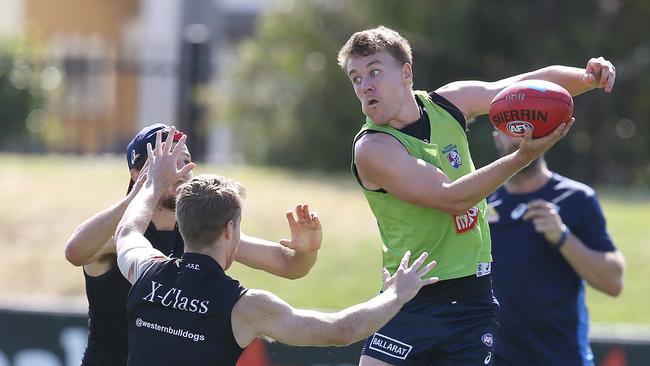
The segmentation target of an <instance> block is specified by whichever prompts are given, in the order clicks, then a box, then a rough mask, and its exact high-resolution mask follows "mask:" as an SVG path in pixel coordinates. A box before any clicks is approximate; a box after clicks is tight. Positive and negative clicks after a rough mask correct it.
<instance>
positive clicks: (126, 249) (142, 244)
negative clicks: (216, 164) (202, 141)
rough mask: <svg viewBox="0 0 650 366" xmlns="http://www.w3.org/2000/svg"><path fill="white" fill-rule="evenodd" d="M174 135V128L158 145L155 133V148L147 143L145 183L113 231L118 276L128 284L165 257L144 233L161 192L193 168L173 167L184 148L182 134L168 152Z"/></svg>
mask: <svg viewBox="0 0 650 366" xmlns="http://www.w3.org/2000/svg"><path fill="white" fill-rule="evenodd" d="M175 133H176V129H175V127H171V129H170V132H169V136H168V137H167V141H165V143H164V144H162V143H161V140H162V133H161V132H160V131H158V132H157V133H156V148H155V149H152V148H151V144H147V154H148V155H147V161H148V167H147V171H146V172H143V173H141V175H142V174H146V181H145V183H144V186H143V187H142V188H141V189H140V191H139V192H138V193H137V194H136V196H135V197H134V198H133V200H132V201H131V203H130V204H129V206H128V207H127V208H126V211H125V212H124V216H122V219H121V220H120V222H119V224H118V225H117V229H116V231H115V241H116V247H117V263H118V265H119V267H120V271H121V272H122V275H124V277H126V278H127V279H128V280H129V282H131V283H134V282H135V281H136V280H137V279H138V277H140V274H142V273H143V272H144V270H145V269H146V268H147V266H148V265H149V264H151V263H152V261H153V260H157V259H159V258H165V256H164V255H163V254H162V253H160V252H159V251H158V250H156V249H154V248H153V247H152V246H151V243H149V241H148V240H147V239H146V238H145V237H144V233H145V231H146V230H147V226H149V222H150V221H151V215H152V213H153V210H154V208H155V207H156V203H157V202H158V200H159V199H160V196H161V195H162V192H163V191H164V190H166V189H168V188H169V187H170V186H171V185H173V184H175V183H176V182H178V181H179V180H181V179H182V178H183V177H184V176H185V175H186V174H187V173H188V172H189V171H190V170H192V169H193V168H194V163H189V164H185V165H184V166H183V167H182V168H181V169H178V168H177V166H176V162H177V161H178V156H179V155H180V154H181V152H182V150H183V147H184V146H185V140H186V135H183V137H181V139H180V140H179V141H178V144H176V146H174V148H173V149H172V145H173V137H172V136H174V135H175Z"/></svg>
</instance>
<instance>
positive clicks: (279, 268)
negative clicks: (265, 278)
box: [235, 205, 323, 279]
mask: <svg viewBox="0 0 650 366" xmlns="http://www.w3.org/2000/svg"><path fill="white" fill-rule="evenodd" d="M287 221H288V223H289V229H290V231H291V240H288V239H282V240H280V241H279V243H274V242H270V241H268V240H264V239H259V238H255V237H251V236H247V235H245V234H244V233H242V236H241V241H240V243H239V248H238V249H237V254H236V256H235V260H236V261H238V262H240V263H242V264H245V265H247V266H249V267H252V268H257V269H261V270H264V271H266V272H269V273H271V274H274V275H277V276H281V277H285V278H289V279H296V278H300V277H303V276H305V275H306V274H307V273H309V270H310V269H311V267H312V266H313V265H314V263H315V262H316V258H317V256H318V250H319V249H320V246H321V242H322V240H323V231H322V229H321V224H320V221H319V220H318V216H317V215H316V213H310V212H309V207H308V206H307V205H298V206H296V209H295V216H294V213H293V212H291V211H288V212H287Z"/></svg>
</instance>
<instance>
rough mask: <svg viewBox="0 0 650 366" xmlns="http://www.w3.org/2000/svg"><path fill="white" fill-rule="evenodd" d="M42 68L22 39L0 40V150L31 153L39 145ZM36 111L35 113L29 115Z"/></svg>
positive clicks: (42, 96)
mask: <svg viewBox="0 0 650 366" xmlns="http://www.w3.org/2000/svg"><path fill="white" fill-rule="evenodd" d="M41 70H42V68H41V67H40V66H39V65H38V64H37V63H35V55H34V53H33V52H32V50H31V49H30V48H29V46H28V42H26V41H24V40H2V39H0V105H1V106H2V108H0V122H1V126H2V133H1V134H0V147H1V148H3V149H4V150H12V151H31V150H33V149H34V147H35V146H36V145H38V144H39V141H38V140H39V137H38V136H35V135H36V132H40V127H41V124H42V121H41V120H42V118H43V114H44V112H43V111H42V110H40V109H38V107H40V106H42V105H43V103H44V98H45V93H44V92H43V90H42V88H41V86H40V82H39V81H40V71H41ZM34 111H36V112H35V113H32V112H34Z"/></svg>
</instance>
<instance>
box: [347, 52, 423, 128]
mask: <svg viewBox="0 0 650 366" xmlns="http://www.w3.org/2000/svg"><path fill="white" fill-rule="evenodd" d="M347 72H348V77H349V78H350V81H351V82H352V86H353V87H354V92H355V94H356V95H357V98H359V101H360V102H361V110H362V111H363V114H365V115H366V116H368V117H370V118H371V119H372V120H373V121H374V122H375V123H376V124H378V125H385V124H387V123H389V122H390V121H392V120H394V119H396V118H397V116H398V115H399V113H400V112H401V111H402V108H403V106H404V102H405V100H406V98H407V97H408V96H409V94H410V93H411V80H412V78H411V76H412V70H411V65H410V64H408V63H407V64H403V65H401V64H400V63H399V62H398V61H397V60H396V59H395V58H394V57H393V56H391V54H390V53H388V52H386V51H381V52H377V53H375V54H372V55H368V56H352V57H350V59H349V60H348V63H347Z"/></svg>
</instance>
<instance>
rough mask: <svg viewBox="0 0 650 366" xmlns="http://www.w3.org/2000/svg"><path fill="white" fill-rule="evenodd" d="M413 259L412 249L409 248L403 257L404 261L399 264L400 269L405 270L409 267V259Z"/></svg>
mask: <svg viewBox="0 0 650 366" xmlns="http://www.w3.org/2000/svg"><path fill="white" fill-rule="evenodd" d="M410 259H411V251H410V250H407V251H406V253H404V256H403V257H402V261H401V262H400V264H399V269H401V270H403V271H405V270H406V268H408V264H409V260H410Z"/></svg>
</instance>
